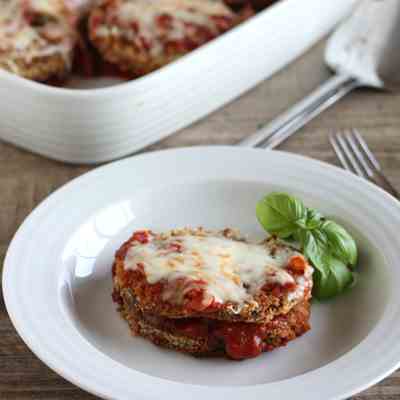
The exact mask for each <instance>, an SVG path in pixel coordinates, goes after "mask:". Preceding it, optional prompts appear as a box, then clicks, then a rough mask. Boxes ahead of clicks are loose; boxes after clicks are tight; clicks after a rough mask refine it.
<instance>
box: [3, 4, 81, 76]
mask: <svg viewBox="0 0 400 400" xmlns="http://www.w3.org/2000/svg"><path fill="white" fill-rule="evenodd" d="M81 5H82V2H81V1H77V0H75V1H74V0H70V1H63V0H0V67H1V68H3V69H6V70H8V71H11V72H13V73H15V74H17V75H20V76H23V77H25V78H28V79H32V80H37V81H46V80H48V79H51V78H55V77H56V78H61V77H63V76H65V75H66V74H67V73H68V72H69V70H70V68H71V65H72V57H73V51H74V47H75V44H76V42H77V39H78V34H77V30H76V25H77V20H78V18H79V13H80V10H81Z"/></svg>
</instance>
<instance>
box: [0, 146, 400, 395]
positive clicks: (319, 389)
mask: <svg viewBox="0 0 400 400" xmlns="http://www.w3.org/2000/svg"><path fill="white" fill-rule="evenodd" d="M277 189H278V190H284V191H288V192H290V193H292V194H294V195H297V196H300V197H301V198H303V199H304V200H305V201H306V203H307V204H308V205H310V206H313V207H317V208H318V209H320V210H321V211H323V212H324V213H325V214H327V215H331V216H334V217H335V218H336V219H337V220H339V221H341V222H342V223H344V224H345V225H346V227H347V228H348V229H350V231H351V232H352V233H353V234H354V235H355V237H356V238H357V241H358V243H359V246H360V252H361V257H360V263H359V264H360V265H359V269H360V272H361V278H360V282H359V284H358V285H357V286H356V288H354V289H353V290H352V291H350V292H349V293H347V294H346V295H343V296H340V297H338V298H336V299H335V300H333V301H331V302H328V303H324V304H318V303H314V304H313V307H312V326H313V328H312V331H311V332H310V333H307V334H306V335H305V336H303V337H302V338H300V339H299V340H296V341H295V342H293V343H290V344H289V345H288V346H287V347H286V348H283V349H279V350H276V351H274V352H273V353H270V354H264V355H262V356H261V357H259V358H257V359H252V360H247V361H243V362H232V361H229V360H222V359H221V360H219V359H201V360H198V359H195V358H191V357H190V356H185V355H181V354H177V353H175V352H173V351H168V350H163V349H160V348H158V347H155V346H153V345H152V344H151V343H149V342H147V341H145V340H143V339H141V338H132V337H131V336H130V334H129V329H128V327H127V325H126V324H125V322H124V321H122V319H121V318H120V317H119V315H118V314H117V312H116V311H115V306H114V304H113V303H112V301H111V297H110V293H111V286H112V285H111V276H110V274H111V272H110V270H111V263H112V259H113V253H114V251H115V250H116V249H117V248H118V247H119V245H120V244H121V243H122V242H123V240H124V239H126V238H127V237H128V236H129V234H130V232H131V231H132V230H134V229H138V228H143V227H148V228H151V229H154V230H165V229H169V228H173V227H177V226H185V225H188V226H198V225H203V226H205V227H208V228H222V227H225V226H233V227H238V228H240V229H241V230H242V231H243V232H244V233H246V234H248V235H249V236H250V237H261V236H262V235H263V233H262V230H261V229H260V227H259V226H258V223H257V222H256V218H255V205H256V202H257V200H259V199H260V198H261V197H262V196H263V195H265V194H266V193H268V192H270V191H271V190H277ZM399 226H400V203H398V202H396V201H395V200H394V199H393V198H391V197H390V196H389V195H387V194H385V193H384V192H383V191H381V190H380V189H378V188H376V187H375V186H372V185H370V184H368V183H367V182H365V181H362V180H360V179H358V178H356V177H354V176H352V175H350V174H348V173H346V172H344V171H341V170H339V169H337V168H335V167H332V166H329V165H326V164H323V163H320V162H318V161H313V160H309V159H306V158H303V157H300V156H295V155H290V154H286V153H281V152H267V151H263V150H256V149H244V148H235V147H200V148H199V147H198V148H188V149H178V150H169V151H163V152H156V153H150V154H146V155H142V156H138V157H134V158H130V159H127V160H124V161H120V162H116V163H113V164H110V165H108V166H106V167H102V168H99V169H97V170H95V171H93V172H91V173H89V174H86V175H84V176H83V177H80V178H78V179H76V180H74V181H73V182H71V183H69V184H68V185H66V186H65V187H64V188H62V189H60V190H58V191H57V192H56V193H55V194H53V195H52V196H50V197H49V198H48V199H47V200H46V201H44V202H43V203H42V204H41V205H40V206H39V207H38V208H37V209H36V210H35V211H34V212H33V213H32V214H31V215H30V216H29V217H28V218H27V220H26V221H25V222H24V224H23V225H22V227H21V228H20V229H19V231H18V233H17V234H16V236H15V238H14V240H13V242H12V244H11V246H10V248H9V251H8V254H7V257H6V261H5V269H4V277H3V290H4V297H5V301H6V305H7V309H8V311H9V314H10V316H11V318H12V321H13V322H14V324H15V327H16V328H17V330H18V332H19V334H20V335H21V337H22V338H23V339H24V341H25V342H26V343H27V344H28V346H29V347H30V348H31V349H32V350H33V351H34V352H35V353H36V354H37V356H38V357H40V358H41V359H42V360H43V361H44V362H45V363H47V364H48V365H49V366H50V367H51V368H53V369H54V370H55V371H57V372H58V373H59V374H60V375H62V376H64V377H65V378H66V379H68V380H70V381H71V382H73V383H75V384H76V385H78V386H80V387H82V388H84V389H86V390H88V391H90V392H92V393H95V394H97V395H99V396H102V397H104V398H110V399H130V400H131V399H139V400H140V399H160V398H161V397H163V398H168V399H187V398H190V399H193V400H197V399H199V400H200V399H201V400H204V399H207V400H213V399H218V400H220V399H221V398H225V399H230V400H236V399H237V400H239V399H240V400H241V399H245V398H252V399H258V398H265V399H274V398H275V399H291V398H294V396H295V398H296V400H320V399H321V398H323V399H324V400H334V399H335V400H336V399H344V398H345V397H347V396H350V395H353V394H354V393H356V392H358V391H360V390H362V389H365V388H367V387H368V386H369V385H372V384H374V383H376V382H378V381H379V380H381V379H382V378H383V377H385V376H386V375H388V374H390V373H391V372H392V371H394V370H395V368H396V367H397V366H398V365H399V361H400V341H399V340H398V338H399V337H400V324H399V322H400V319H399V317H400V291H399V290H398V282H399V281H400V268H399V265H398V264H399V263H398V259H399V250H398V249H399V248H400V237H399V235H398V228H399Z"/></svg>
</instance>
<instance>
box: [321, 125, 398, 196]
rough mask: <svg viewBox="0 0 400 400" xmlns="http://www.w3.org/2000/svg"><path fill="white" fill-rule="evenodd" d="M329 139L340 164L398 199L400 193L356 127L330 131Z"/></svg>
mask: <svg viewBox="0 0 400 400" xmlns="http://www.w3.org/2000/svg"><path fill="white" fill-rule="evenodd" d="M329 141H330V143H331V145H332V147H333V150H334V151H335V153H336V155H337V157H338V159H339V161H340V163H341V164H342V166H343V167H344V168H345V169H346V170H348V171H350V172H353V173H355V174H356V175H358V176H360V177H362V178H365V179H368V180H369V181H371V182H373V183H375V184H376V185H378V186H380V187H381V188H382V189H384V190H386V191H387V192H389V193H390V194H391V195H392V196H394V197H395V198H396V199H399V200H400V194H399V192H398V191H397V190H396V188H394V186H393V185H392V184H391V183H390V181H389V180H388V179H387V178H386V176H385V175H384V173H383V171H382V168H381V166H380V164H379V162H378V160H377V159H376V157H375V156H374V155H373V153H372V151H371V150H370V149H369V147H368V145H367V142H366V141H365V140H364V139H363V137H362V136H361V134H360V132H359V131H357V130H356V129H351V130H348V131H344V132H342V133H332V134H331V135H330V137H329Z"/></svg>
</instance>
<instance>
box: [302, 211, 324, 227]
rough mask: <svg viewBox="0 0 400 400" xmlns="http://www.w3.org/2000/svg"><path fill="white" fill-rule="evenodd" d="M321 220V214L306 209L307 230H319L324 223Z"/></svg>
mask: <svg viewBox="0 0 400 400" xmlns="http://www.w3.org/2000/svg"><path fill="white" fill-rule="evenodd" d="M323 218H324V217H323V216H322V214H321V213H320V212H319V211H317V210H314V209H312V208H308V209H307V219H306V228H307V229H316V228H319V227H320V226H321V224H322V223H323V221H324V220H323Z"/></svg>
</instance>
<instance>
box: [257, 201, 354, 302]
mask: <svg viewBox="0 0 400 400" xmlns="http://www.w3.org/2000/svg"><path fill="white" fill-rule="evenodd" d="M256 214H257V219H258V221H259V222H260V224H261V225H262V226H263V228H264V229H265V230H266V231H267V232H269V233H270V234H273V235H276V236H278V237H279V238H281V239H285V240H295V241H297V242H298V243H299V245H300V246H301V250H302V252H303V254H304V255H305V256H306V257H307V258H308V260H309V261H310V262H311V264H312V265H313V266H314V268H315V272H314V278H313V280H314V289H313V295H314V296H315V297H317V298H318V299H327V298H330V297H333V296H336V295H337V294H339V293H341V292H343V291H344V290H345V289H346V288H348V287H349V286H351V285H352V284H353V283H354V279H355V277H354V272H353V267H354V266H355V265H356V263H357V245H356V243H355V241H354V239H353V238H352V237H351V236H350V234H349V233H348V232H347V231H346V230H345V229H344V228H343V227H342V226H341V225H339V224H338V223H336V222H334V221H332V220H329V219H327V218H325V217H324V216H323V215H322V214H321V213H319V212H318V211H316V210H313V209H311V208H307V207H306V206H305V205H304V204H303V202H302V201H301V200H299V199H297V198H295V197H293V196H290V195H288V194H286V193H271V194H269V195H268V196H266V197H264V198H263V199H262V200H261V201H259V203H258V204H257V209H256Z"/></svg>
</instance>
